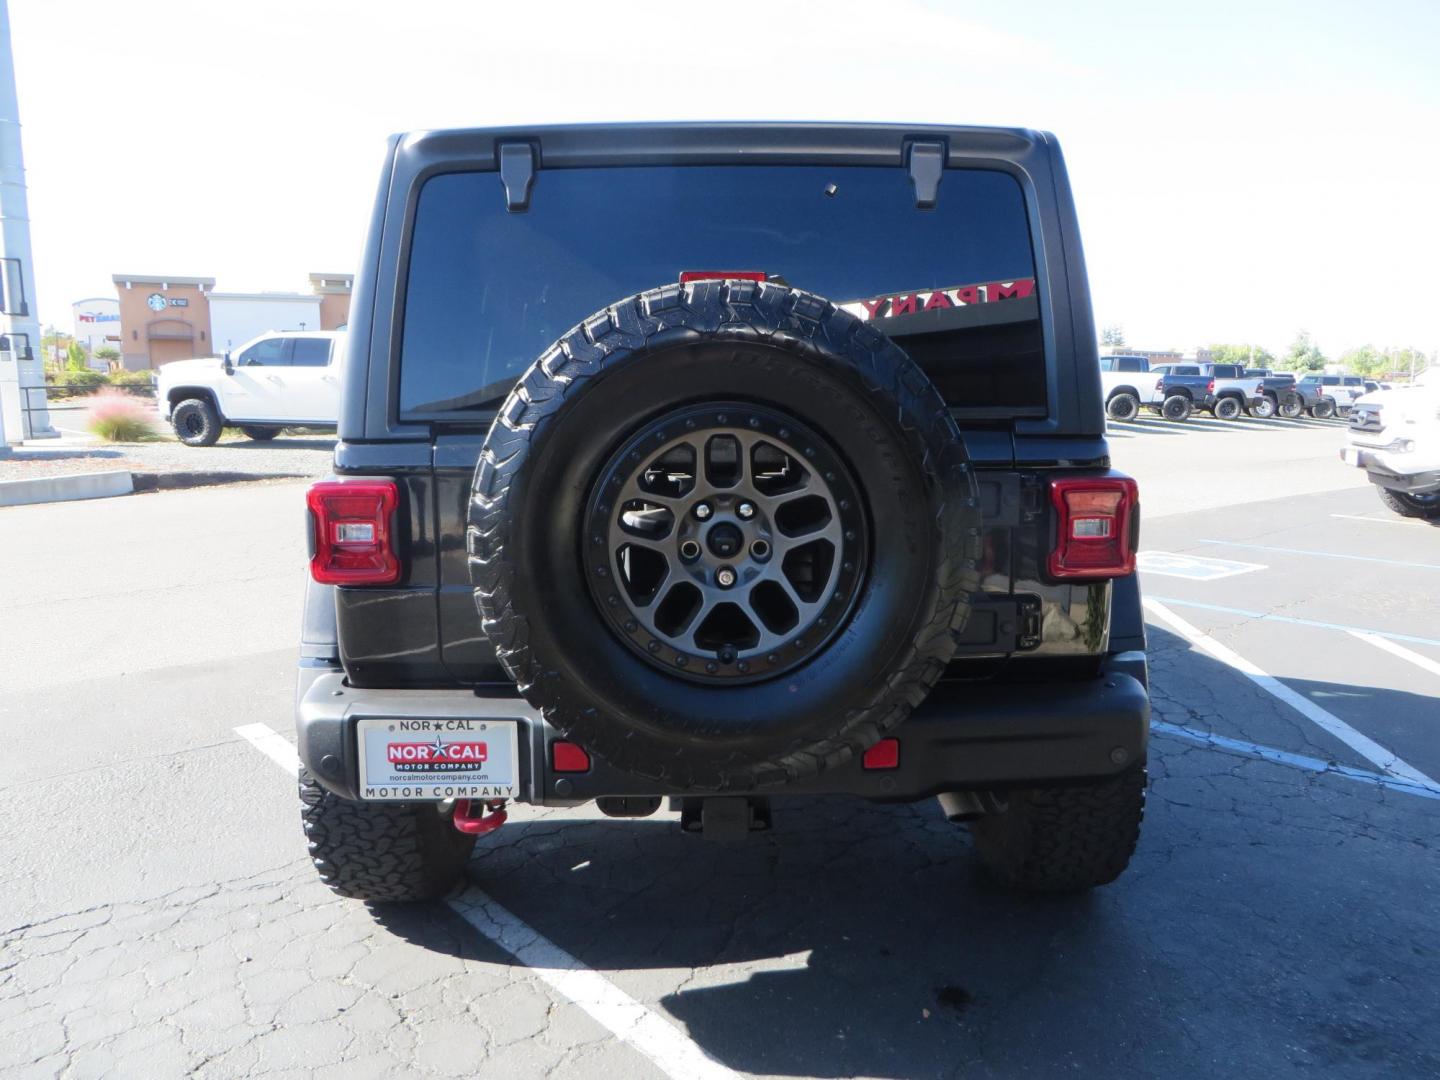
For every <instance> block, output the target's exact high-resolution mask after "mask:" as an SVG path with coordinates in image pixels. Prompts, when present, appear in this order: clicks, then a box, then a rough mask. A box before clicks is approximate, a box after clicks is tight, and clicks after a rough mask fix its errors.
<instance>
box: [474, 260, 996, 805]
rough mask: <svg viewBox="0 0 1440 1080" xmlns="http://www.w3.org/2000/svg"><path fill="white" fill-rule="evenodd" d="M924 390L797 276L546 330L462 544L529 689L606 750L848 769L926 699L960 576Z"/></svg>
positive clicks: (969, 553)
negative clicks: (795, 284) (798, 284)
mask: <svg viewBox="0 0 1440 1080" xmlns="http://www.w3.org/2000/svg"><path fill="white" fill-rule="evenodd" d="M978 507H979V501H978V499H977V497H976V486H975V479H974V476H973V474H972V472H971V469H970V465H969V463H968V461H967V460H966V455H965V449H964V444H963V442H962V440H961V438H960V435H959V432H958V430H957V429H956V427H955V423H954V420H953V419H952V418H951V416H950V412H949V409H948V408H947V407H946V405H945V403H944V401H943V400H942V399H941V397H940V394H939V393H938V392H937V391H936V389H935V387H934V386H933V385H932V384H931V382H930V380H929V379H928V378H927V377H926V376H925V374H924V373H923V372H922V371H921V370H920V369H919V367H918V366H916V365H915V363H914V362H913V361H911V360H910V358H909V357H907V356H906V355H905V353H904V352H902V351H901V350H900V348H899V347H898V346H896V345H895V344H894V343H893V342H891V341H890V340H889V339H888V338H887V337H886V336H885V335H883V334H881V333H880V332H879V331H877V330H876V329H874V328H873V327H871V326H868V325H866V324H865V323H863V322H861V321H860V320H859V319H857V318H856V317H854V316H853V315H851V314H849V313H848V312H845V311H843V310H841V309H840V308H838V307H836V306H835V305H834V304H832V303H830V302H829V301H826V300H824V299H822V298H821V297H818V296H815V295H813V294H811V293H807V292H803V291H801V290H798V289H792V288H789V287H786V286H782V285H778V284H774V283H769V282H749V281H729V280H727V281H701V282H694V283H690V284H687V285H683V286H680V285H672V286H666V287H664V288H660V289H655V290H652V291H650V292H645V293H641V294H640V295H638V296H632V297H630V298H628V299H625V300H622V301H620V302H618V303H616V304H613V305H611V306H610V307H608V308H606V309H605V310H603V311H600V312H598V313H597V314H596V315H594V316H592V317H591V318H589V319H586V320H585V321H584V322H583V323H581V324H580V325H579V326H577V327H575V328H574V329H573V330H571V331H570V332H568V333H567V334H565V335H564V336H563V337H562V338H561V339H560V340H559V341H558V342H556V343H555V344H554V345H553V346H551V347H550V348H549V349H548V350H547V351H546V352H545V353H544V354H543V355H542V356H541V357H540V358H539V359H538V360H537V361H535V363H534V364H533V365H531V367H530V369H529V370H528V371H527V372H526V373H525V375H524V376H523V377H522V378H521V379H520V381H519V383H518V384H517V385H516V387H515V389H514V390H513V391H512V392H511V393H510V395H509V397H508V398H507V399H506V401H505V403H504V405H503V406H502V407H501V409H500V411H499V413H498V415H497V417H496V419H495V422H494V424H493V425H492V426H491V428H490V432H489V435H488V436H487V438H486V441H485V446H484V449H483V451H482V453H481V458H480V462H479V465H478V467H477V469H476V473H475V484H474V497H473V498H472V500H471V506H470V521H469V530H468V537H467V542H468V550H469V555H470V570H471V578H472V581H473V583H474V585H475V598H476V602H477V605H478V607H479V609H480V614H481V618H482V622H483V626H484V630H485V633H486V635H487V636H488V637H489V638H490V640H491V642H492V643H493V644H494V646H495V649H496V653H497V655H498V656H499V658H500V661H501V663H502V664H504V666H505V668H506V670H507V671H508V672H509V673H510V675H511V676H512V677H513V678H514V679H515V682H516V685H517V686H518V688H519V690H520V692H521V693H522V694H523V695H524V696H525V698H526V699H527V700H528V701H530V702H531V703H532V704H533V705H535V706H536V707H537V708H539V709H540V710H541V711H542V712H543V714H544V715H545V717H546V719H547V720H548V721H549V722H550V723H551V724H552V725H553V726H554V727H556V728H557V729H559V730H560V731H561V732H563V733H564V734H565V735H566V736H567V737H568V738H572V739H574V740H576V741H577V742H579V743H581V744H582V745H583V746H585V747H586V748H587V749H588V750H589V751H590V752H591V753H593V754H595V755H598V756H599V757H600V758H602V759H603V760H605V761H607V762H608V763H610V764H611V765H613V766H615V767H617V768H619V769H623V770H625V771H627V772H630V773H633V774H635V775H638V776H642V777H645V778H647V779H652V780H655V781H657V782H658V783H660V784H662V785H664V786H667V787H669V788H670V789H672V790H673V789H676V788H681V789H687V790H696V789H699V790H717V791H718V790H740V789H751V788H760V787H770V786H774V785H780V784H784V783H786V782H789V781H792V780H796V779H799V778H802V777H807V776H811V775H814V774H815V773H818V772H820V771H822V770H824V769H826V768H830V767H833V766H835V765H838V764H840V763H842V762H844V761H846V760H848V759H850V758H851V757H852V756H853V755H855V754H856V753H858V752H860V751H862V750H864V749H866V748H867V747H869V746H871V745H873V744H874V743H875V742H877V741H878V740H879V739H880V738H881V737H882V736H883V735H885V734H886V733H887V732H889V731H891V730H892V729H893V728H895V727H896V725H898V724H899V723H900V722H901V721H902V720H904V719H905V717H906V716H908V715H909V713H910V711H911V709H913V708H914V707H915V706H916V705H918V704H919V703H920V702H921V701H923V700H924V698H925V696H926V695H927V694H928V693H929V691H930V689H931V688H932V687H933V686H934V685H935V683H936V681H937V680H938V679H939V678H940V675H941V674H942V672H943V671H944V669H945V665H946V663H947V662H948V661H949V660H950V658H951V656H952V655H953V653H954V649H955V636H954V631H955V630H956V629H958V628H959V627H961V626H963V624H964V621H965V617H966V615H967V614H968V611H969V606H970V594H971V593H972V592H973V591H975V590H976V589H977V588H978V577H977V569H976V567H977V564H978V556H979V534H980V530H979V525H980V516H979V509H978Z"/></svg>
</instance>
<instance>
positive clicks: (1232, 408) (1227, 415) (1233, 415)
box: [1210, 397, 1240, 420]
mask: <svg viewBox="0 0 1440 1080" xmlns="http://www.w3.org/2000/svg"><path fill="white" fill-rule="evenodd" d="M1210 412H1211V414H1212V415H1213V416H1214V417H1215V419H1216V420H1235V419H1237V418H1238V417H1239V416H1240V399H1239V398H1233V397H1224V398H1221V399H1220V400H1219V401H1217V402H1215V407H1214V408H1213V409H1211V410H1210Z"/></svg>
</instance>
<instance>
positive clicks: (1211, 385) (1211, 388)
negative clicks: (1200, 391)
mask: <svg viewBox="0 0 1440 1080" xmlns="http://www.w3.org/2000/svg"><path fill="white" fill-rule="evenodd" d="M1214 392H1215V380H1214V379H1211V380H1210V381H1209V382H1208V383H1206V384H1205V393H1207V394H1213V393H1214Z"/></svg>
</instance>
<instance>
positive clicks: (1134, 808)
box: [970, 762, 1145, 893]
mask: <svg viewBox="0 0 1440 1080" xmlns="http://www.w3.org/2000/svg"><path fill="white" fill-rule="evenodd" d="M1007 800H1008V806H1007V808H1006V809H1005V810H1003V811H1001V812H1000V813H996V814H988V815H986V816H985V817H982V818H979V819H978V820H976V821H973V822H971V823H970V830H971V833H972V834H973V835H974V837H975V851H976V853H977V854H978V855H979V857H980V862H981V865H982V866H983V867H984V868H985V871H986V872H987V873H988V874H989V875H990V876H991V877H992V878H994V879H995V880H996V881H998V882H999V883H1000V884H1002V885H1004V886H1006V887H1007V888H1011V889H1015V890H1018V891H1021V892H1035V893H1066V892H1081V891H1083V890H1085V889H1093V888H1095V887H1096V886H1097V885H1107V884H1109V883H1110V882H1112V881H1114V880H1115V879H1116V878H1117V877H1119V876H1120V874H1121V873H1122V872H1123V871H1124V870H1125V867H1126V866H1128V865H1129V864H1130V856H1131V855H1133V854H1134V852H1135V844H1136V842H1137V841H1138V840H1139V839H1140V821H1141V819H1142V818H1143V817H1144V816H1145V764H1144V762H1140V763H1138V764H1135V765H1132V766H1131V767H1130V768H1128V769H1126V770H1125V771H1124V772H1123V773H1121V774H1120V775H1119V776H1117V777H1115V778H1114V779H1113V780H1107V781H1106V782H1104V783H1103V784H1095V785H1093V786H1084V787H1053V788H1029V789H1025V790H1022V791H1012V792H1010V793H1009V794H1008V796H1007Z"/></svg>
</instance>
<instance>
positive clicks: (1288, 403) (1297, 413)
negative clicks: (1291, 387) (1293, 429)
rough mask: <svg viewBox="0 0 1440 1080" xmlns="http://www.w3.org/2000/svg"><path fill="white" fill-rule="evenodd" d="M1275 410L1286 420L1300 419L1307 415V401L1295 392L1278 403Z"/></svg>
mask: <svg viewBox="0 0 1440 1080" xmlns="http://www.w3.org/2000/svg"><path fill="white" fill-rule="evenodd" d="M1275 411H1276V412H1277V413H1278V414H1279V415H1280V416H1283V417H1284V418H1285V419H1286V420H1299V419H1300V417H1302V416H1304V415H1305V402H1304V401H1303V400H1302V399H1301V398H1300V395H1299V394H1295V395H1292V396H1291V397H1290V398H1288V399H1287V400H1285V401H1282V402H1281V403H1280V404H1279V405H1277V406H1276V407H1275Z"/></svg>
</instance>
